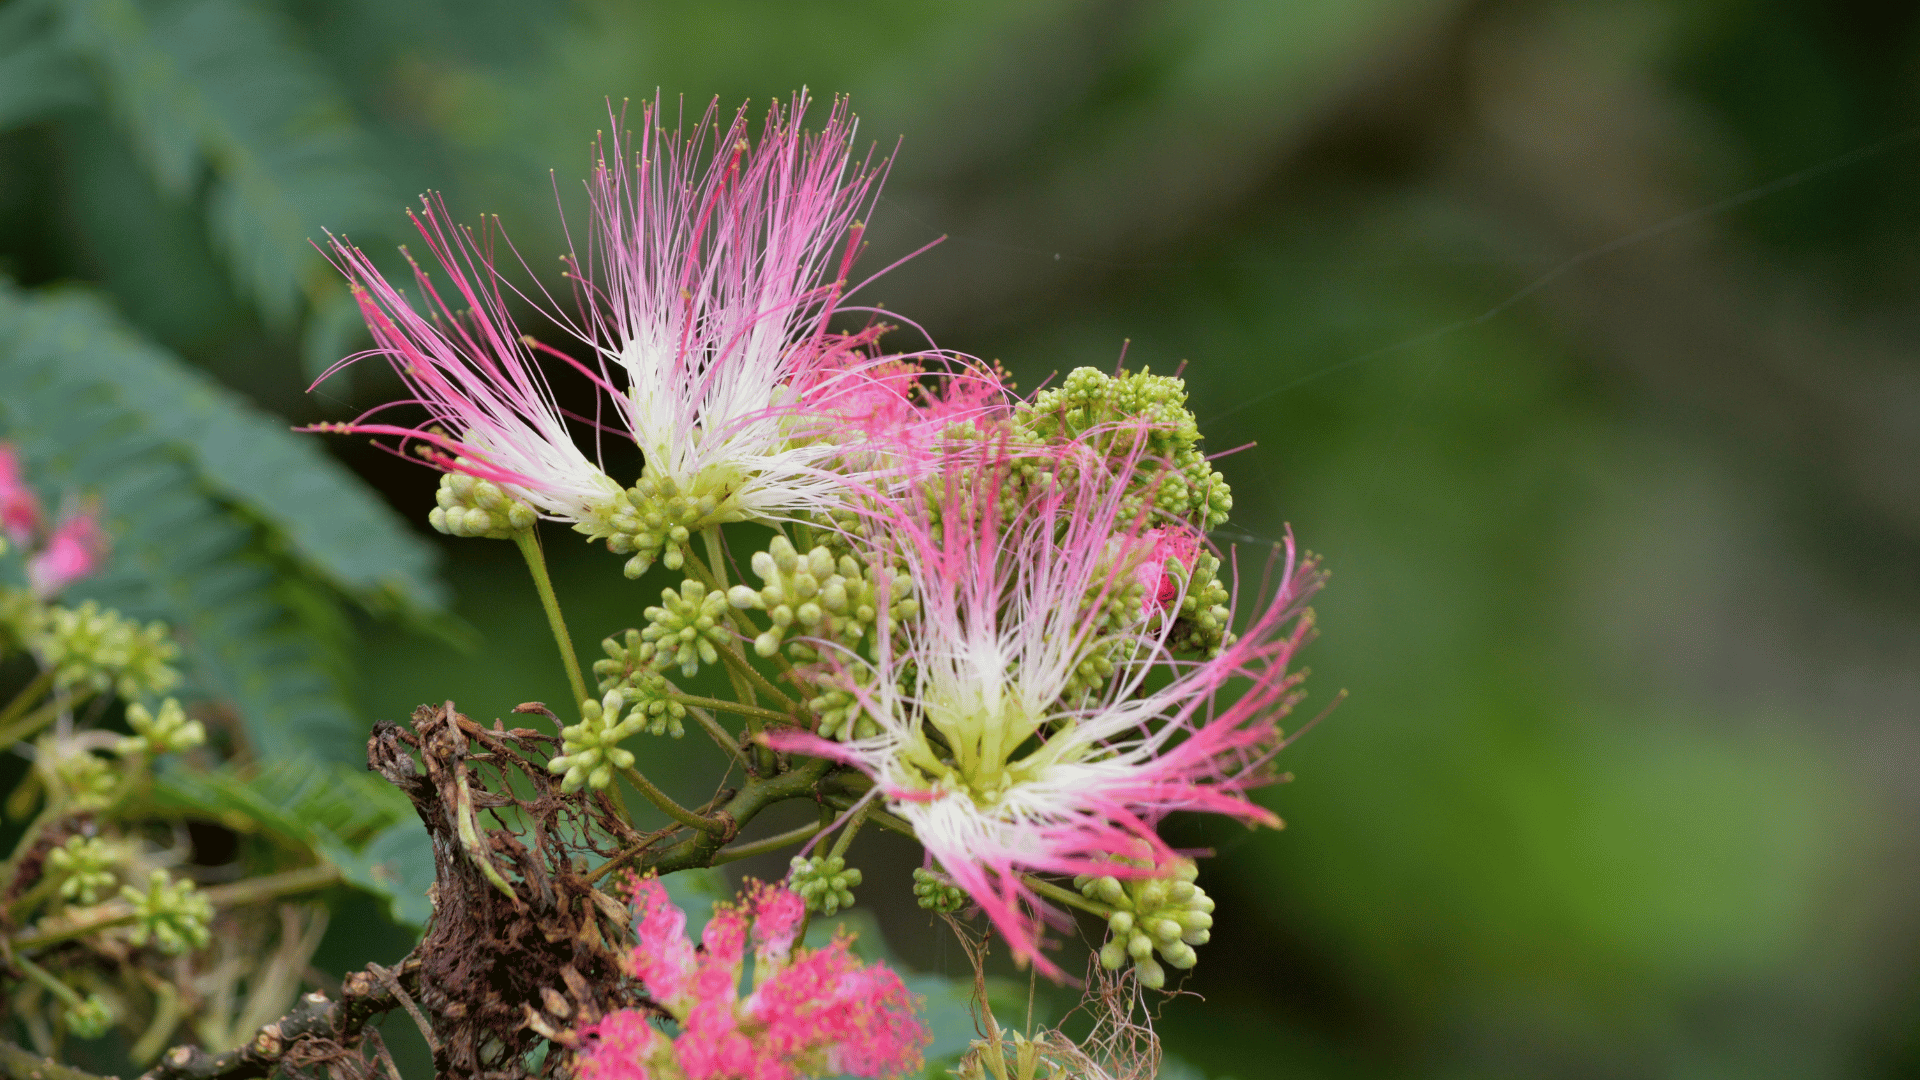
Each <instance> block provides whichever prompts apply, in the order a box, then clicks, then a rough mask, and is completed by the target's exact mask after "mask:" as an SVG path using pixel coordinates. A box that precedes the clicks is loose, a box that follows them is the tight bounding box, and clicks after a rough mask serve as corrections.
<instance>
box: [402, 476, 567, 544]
mask: <svg viewBox="0 0 1920 1080" xmlns="http://www.w3.org/2000/svg"><path fill="white" fill-rule="evenodd" d="M460 460H461V459H457V458H456V459H455V461H456V462H458V461H460ZM433 501H434V504H435V505H434V508H433V509H432V510H430V511H428V512H427V524H429V525H432V526H433V527H434V528H435V529H436V530H438V531H440V532H443V533H446V534H447V535H449V536H477V537H485V538H487V539H489V540H511V539H513V538H514V537H515V536H517V535H519V534H520V533H523V532H526V531H527V530H528V529H531V528H533V526H534V523H535V522H536V521H538V520H540V516H539V515H538V514H536V513H534V510H533V507H531V506H528V505H527V504H526V503H524V502H521V501H520V500H519V499H516V498H514V497H513V496H511V495H509V494H507V493H506V491H505V489H503V488H501V487H500V485H498V484H496V483H494V482H493V481H491V480H482V479H480V478H479V477H477V476H473V475H470V474H468V473H463V472H450V473H443V474H442V475H441V477H440V490H439V491H437V492H435V493H434V497H433Z"/></svg>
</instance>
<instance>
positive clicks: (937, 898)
mask: <svg viewBox="0 0 1920 1080" xmlns="http://www.w3.org/2000/svg"><path fill="white" fill-rule="evenodd" d="M913 895H914V899H915V900H916V901H917V902H918V903H919V904H920V906H921V907H923V908H926V909H927V910H928V911H937V912H940V913H941V914H943V915H952V914H954V913H955V912H957V911H959V910H960V909H961V908H964V907H966V906H967V903H968V898H967V894H966V891H965V890H964V889H961V888H959V887H958V886H956V885H954V884H953V883H952V882H950V881H948V880H947V879H946V878H944V877H941V876H940V875H939V874H936V873H934V872H933V871H931V870H926V869H916V870H915V871H914V872H913Z"/></svg>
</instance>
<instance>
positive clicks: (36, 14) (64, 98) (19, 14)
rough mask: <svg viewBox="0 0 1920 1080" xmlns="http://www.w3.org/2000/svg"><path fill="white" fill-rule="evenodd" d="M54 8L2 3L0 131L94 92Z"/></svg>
mask: <svg viewBox="0 0 1920 1080" xmlns="http://www.w3.org/2000/svg"><path fill="white" fill-rule="evenodd" d="M51 13H52V9H51V7H50V6H49V5H48V4H47V3H45V2H42V0H15V2H14V3H12V4H9V5H7V6H6V7H3V8H0V131H5V130H7V129H8V128H12V127H18V126H20V125H21V124H26V123H31V122H33V121H35V120H38V119H40V118H41V117H42V116H45V115H47V114H48V113H51V112H54V111H55V110H58V109H62V108H66V107H68V106H71V105H77V104H80V103H82V102H85V101H86V100H87V99H88V98H89V97H90V96H91V92H90V91H91V88H90V87H89V86H88V84H87V80H86V73H85V72H84V71H82V70H81V68H80V65H79V64H78V63H76V62H75V60H74V58H73V55H72V54H71V52H70V51H69V50H68V49H67V47H66V43H65V42H63V41H62V40H60V38H59V36H58V34H57V33H56V24H55V23H54V21H53V19H52V18H50V15H51Z"/></svg>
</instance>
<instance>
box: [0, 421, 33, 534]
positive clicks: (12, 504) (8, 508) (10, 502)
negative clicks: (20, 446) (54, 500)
mask: <svg viewBox="0 0 1920 1080" xmlns="http://www.w3.org/2000/svg"><path fill="white" fill-rule="evenodd" d="M39 530H40V500H39V499H38V498H36V497H35V496H34V494H33V488H31V487H29V486H27V479H26V476H25V475H23V474H22V472H21V469H20V455H18V454H16V453H15V452H14V449H13V447H12V446H9V445H7V444H6V443H0V533H4V534H6V536H7V537H8V538H9V539H11V540H12V541H13V542H14V543H16V544H23V545H24V544H26V543H28V542H29V541H31V540H32V539H33V535H34V533H36V532H38V531H39Z"/></svg>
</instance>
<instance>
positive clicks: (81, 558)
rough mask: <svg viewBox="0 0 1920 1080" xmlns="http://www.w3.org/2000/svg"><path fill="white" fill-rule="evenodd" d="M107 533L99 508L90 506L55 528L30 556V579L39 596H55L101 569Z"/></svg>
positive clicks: (105, 550)
mask: <svg viewBox="0 0 1920 1080" xmlns="http://www.w3.org/2000/svg"><path fill="white" fill-rule="evenodd" d="M108 547H109V544H108V543H107V534H106V532H105V530H103V529H101V528H100V520H99V509H98V508H97V507H93V506H88V507H85V508H83V509H81V510H78V511H76V512H74V513H72V514H70V515H69V516H68V517H67V518H66V520H64V521H62V522H61V523H60V525H59V526H58V527H57V528H55V529H54V530H53V535H51V536H49V537H48V538H47V543H46V546H45V547H42V548H41V549H40V550H39V551H36V552H34V553H33V554H32V555H31V556H29V557H28V558H27V581H28V583H29V584H31V585H32V586H33V591H34V593H35V594H36V595H38V596H40V597H42V598H43V599H44V598H46V597H50V596H54V595H57V594H59V593H60V592H62V591H63V590H65V589H66V587H67V586H69V585H71V584H73V583H74V582H76V581H79V580H80V579H81V578H85V577H91V576H92V575H94V574H96V573H98V572H99V570H100V567H101V565H102V564H104V563H105V562H106V558H107V549H108Z"/></svg>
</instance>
